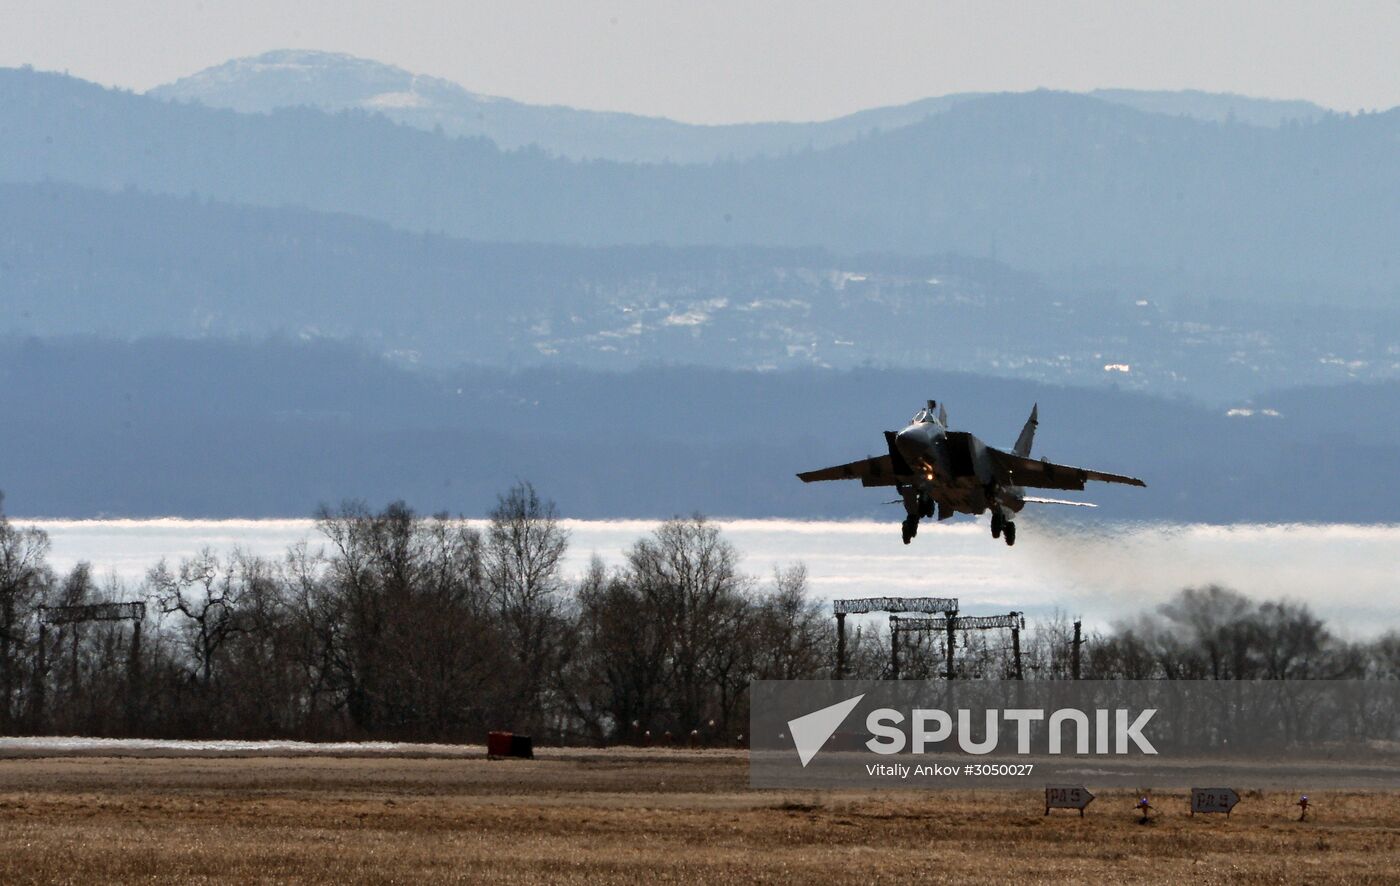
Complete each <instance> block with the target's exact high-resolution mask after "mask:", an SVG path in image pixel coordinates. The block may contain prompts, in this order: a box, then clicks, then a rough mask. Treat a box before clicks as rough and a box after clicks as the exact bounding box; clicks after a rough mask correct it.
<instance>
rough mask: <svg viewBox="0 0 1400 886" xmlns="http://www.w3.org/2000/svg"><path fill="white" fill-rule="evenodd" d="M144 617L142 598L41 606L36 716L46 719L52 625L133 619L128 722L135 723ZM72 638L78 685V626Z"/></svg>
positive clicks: (36, 678) (128, 665) (35, 672)
mask: <svg viewBox="0 0 1400 886" xmlns="http://www.w3.org/2000/svg"><path fill="white" fill-rule="evenodd" d="M145 619H146V604H145V603H144V602H143V601H140V600H135V601H131V602H126V603H115V602H108V603H75V604H71V605H67V606H40V607H39V661H38V667H37V668H36V669H35V671H34V689H35V699H36V704H35V711H36V715H37V719H39V720H42V719H43V715H44V705H45V701H46V699H45V692H44V680H45V674H47V672H48V669H47V666H46V664H45V662H44V651H45V650H46V649H47V648H48V644H47V642H46V640H47V637H46V634H47V633H48V629H49V628H50V627H58V628H62V627H64V626H69V625H72V626H76V625H79V624H83V623H85V622H92V621H130V622H131V655H130V658H129V659H128V661H127V672H128V674H129V685H130V694H129V696H128V698H127V712H126V713H127V720H128V722H129V723H130V722H135V718H136V716H137V708H138V706H139V704H140V697H141V623H142V622H143V621H145ZM62 636H63V635H62V633H60V634H59V638H60V639H59V643H60V645H61V644H62V642H63V641H62ZM72 638H73V685H75V686H76V685H77V683H78V630H77V628H76V627H73V628H72Z"/></svg>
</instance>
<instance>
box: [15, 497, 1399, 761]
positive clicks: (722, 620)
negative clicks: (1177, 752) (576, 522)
mask: <svg viewBox="0 0 1400 886" xmlns="http://www.w3.org/2000/svg"><path fill="white" fill-rule="evenodd" d="M317 526H318V529H319V530H320V533H321V534H322V535H323V536H324V538H325V544H324V545H322V546H320V547H318V548H316V549H313V548H312V547H311V546H310V545H309V544H306V543H302V544H299V545H296V546H294V547H292V548H290V549H289V550H288V551H287V552H286V554H285V556H283V557H281V558H280V559H268V558H264V557H257V556H253V555H250V554H247V553H245V552H240V551H233V552H231V553H228V554H219V553H215V552H213V551H210V550H205V551H203V552H201V553H199V554H198V555H196V556H194V557H190V558H187V559H184V560H181V561H180V562H178V563H171V562H166V561H162V562H160V563H158V564H155V565H154V566H153V567H152V568H151V569H150V570H149V572H148V574H147V576H146V578H145V580H144V581H143V582H142V583H141V585H140V586H139V587H134V588H133V587H124V586H122V584H120V583H118V582H115V581H108V582H105V583H104V582H99V581H98V580H97V579H95V578H94V575H93V570H92V568H91V566H89V565H88V564H86V563H80V564H79V565H77V566H75V567H74V568H73V569H72V570H71V571H69V572H68V573H67V574H66V575H57V574H55V572H54V571H53V569H52V568H51V567H50V566H49V565H48V553H49V540H48V538H47V536H46V535H45V533H43V532H42V531H41V530H38V529H35V528H25V527H18V526H15V525H13V524H12V523H11V522H10V521H9V520H8V519H7V518H6V517H5V516H4V512H3V510H0V734H10V735H13V734H55V733H57V734H83V735H97V736H140V737H165V738H244V739H258V738H297V739H311V740H319V739H390V740H412V741H471V742H478V741H481V740H482V738H483V736H484V732H485V731H487V730H489V729H508V730H513V731H516V732H523V733H528V734H532V735H534V736H536V740H537V741H542V742H549V743H554V742H561V743H590V744H599V743H613V742H647V741H651V742H662V741H667V740H671V741H677V742H680V741H695V742H702V743H707V744H709V743H731V742H734V741H741V740H742V734H743V732H744V731H745V729H746V725H747V722H748V688H749V683H750V681H752V680H755V679H826V678H828V677H830V676H831V674H832V668H833V663H834V657H835V632H834V628H833V623H832V619H831V618H830V613H829V606H828V604H826V603H825V602H824V601H818V600H816V599H814V598H813V597H812V595H811V594H810V592H809V589H808V586H807V576H806V573H805V570H804V568H803V567H802V566H801V565H793V566H790V567H787V568H780V569H777V570H775V572H774V573H773V575H772V576H771V577H769V578H767V579H759V578H756V577H754V576H750V575H747V574H745V573H744V572H743V571H742V570H741V569H740V567H739V552H738V551H737V550H736V549H735V547H734V546H733V545H732V544H730V543H729V542H728V541H727V540H726V539H725V538H724V537H723V535H722V533H721V532H720V530H719V528H718V527H717V526H716V525H715V524H713V523H711V522H709V521H707V520H705V519H704V518H703V517H700V516H693V517H687V518H677V519H673V520H669V521H666V522H664V523H662V524H660V525H659V526H658V527H657V528H656V529H655V530H654V531H653V532H652V533H650V534H649V535H647V536H645V537H643V538H640V539H638V540H637V541H636V542H635V543H634V544H633V545H632V547H631V548H630V549H628V550H627V551H626V552H625V556H624V558H623V561H622V562H621V563H620V564H619V565H617V566H615V567H612V568H608V567H606V566H605V565H604V564H603V563H602V562H601V561H600V560H598V559H597V558H596V557H595V558H594V560H593V561H592V562H591V563H590V565H589V566H588V568H587V569H586V570H585V571H584V573H583V574H582V575H581V576H579V577H576V578H571V577H570V576H568V575H566V573H565V571H564V556H565V554H566V552H567V550H568V543H569V538H568V532H567V531H566V530H565V529H564V528H563V526H562V525H561V524H560V521H559V518H558V514H557V511H556V508H555V506H554V504H553V503H552V502H549V501H547V500H545V499H542V498H541V497H540V495H539V494H538V492H537V491H536V490H535V489H534V488H533V487H532V486H531V485H530V484H528V483H521V484H517V485H516V486H514V487H512V488H511V489H510V490H508V491H507V492H506V493H504V494H502V495H500V496H499V497H498V500H497V503H496V506H495V507H494V508H493V510H492V511H491V513H490V515H489V520H488V521H487V523H486V525H485V526H484V527H483V528H481V529H478V528H475V527H474V526H472V525H470V524H468V523H467V522H466V521H463V520H460V519H452V518H449V517H448V516H447V515H444V514H438V515H420V514H416V513H414V512H413V510H412V509H410V508H409V507H407V506H406V505H404V504H402V503H395V504H391V505H389V506H387V507H386V508H384V509H383V510H380V511H373V510H371V509H369V508H368V507H366V506H365V505H363V504H360V503H348V504H344V505H342V506H340V507H339V508H335V509H330V508H323V509H322V510H321V511H320V512H319V513H318V514H317ZM132 599H137V600H142V601H144V603H145V610H144V615H143V617H142V618H140V619H139V620H135V619H122V620H111V621H83V622H66V621H65V614H71V613H72V612H74V610H72V609H67V608H64V607H75V606H83V605H89V604H94V603H102V602H106V601H116V600H132ZM900 642H901V643H902V644H903V650H902V653H901V658H902V662H903V665H902V668H901V673H902V674H903V675H904V676H907V677H934V676H936V675H937V674H939V673H941V670H942V662H943V653H944V650H942V648H941V643H942V642H943V638H942V637H941V636H938V635H927V636H918V635H916V636H913V637H905V636H901V638H900ZM1072 646H1073V644H1072V639H1071V635H1070V626H1069V623H1068V622H1067V620H1066V619H1064V618H1049V619H1045V620H1042V621H1040V622H1038V623H1035V624H1033V625H1031V626H1030V630H1029V631H1027V632H1025V639H1024V641H1023V642H1022V643H1021V650H1022V655H1023V661H1022V665H1023V669H1024V673H1025V676H1026V678H1027V679H1067V678H1068V677H1069V676H1070V656H1071V655H1072ZM889 653H890V638H889V635H888V633H887V632H886V631H885V630H884V628H883V627H882V626H881V625H879V624H878V623H874V622H867V623H865V624H862V625H858V626H856V627H855V629H854V630H853V631H852V634H851V636H850V637H848V642H847V651H846V655H847V658H846V661H847V664H846V672H847V676H848V677H851V678H879V677H883V676H887V675H888V673H889ZM956 653H957V663H958V666H957V674H958V676H959V677H961V678H966V679H978V678H981V679H994V678H1006V677H1009V676H1010V675H1011V674H1013V673H1014V664H1015V663H1014V661H1013V660H1012V657H1011V656H1012V649H1011V646H1010V644H1008V643H1007V642H1005V637H1004V636H1001V635H1000V634H998V633H992V632H967V633H966V634H964V635H963V636H961V637H960V638H959V640H958V645H957V649H956ZM1081 653H1082V662H1081V672H1082V676H1083V677H1085V678H1087V679H1118V678H1127V679H1156V678H1162V679H1251V678H1267V679H1319V678H1372V679H1400V633H1396V632H1391V633H1389V634H1386V635H1385V636H1383V637H1381V638H1380V639H1378V640H1375V641H1371V642H1365V643H1351V642H1346V641H1344V640H1341V639H1339V638H1337V637H1335V636H1333V635H1332V634H1331V633H1330V632H1329V631H1328V630H1327V628H1326V626H1325V625H1324V623H1323V622H1322V621H1321V620H1320V619H1318V618H1317V617H1316V616H1314V615H1313V614H1312V613H1311V612H1310V611H1309V610H1308V609H1307V607H1305V606H1302V605H1300V604H1294V603H1286V602H1265V603H1256V602H1254V601H1251V600H1249V599H1248V598H1245V597H1243V596H1241V595H1239V594H1236V593H1234V592H1231V591H1228V590H1225V589H1222V588H1216V587H1208V588H1204V589H1193V590H1187V591H1184V592H1182V593H1181V594H1180V595H1178V596H1177V597H1176V598H1175V599H1173V600H1172V601H1171V602H1170V603H1168V604H1166V605H1164V606H1162V607H1160V608H1159V609H1158V610H1157V611H1155V612H1153V613H1151V614H1146V615H1143V616H1141V617H1139V618H1138V619H1136V620H1133V621H1131V622H1128V623H1125V624H1122V625H1119V626H1117V627H1116V628H1114V629H1113V630H1112V631H1109V632H1107V633H1099V634H1094V635H1092V636H1090V637H1088V638H1087V639H1086V641H1085V643H1084V644H1083V647H1082V649H1081Z"/></svg>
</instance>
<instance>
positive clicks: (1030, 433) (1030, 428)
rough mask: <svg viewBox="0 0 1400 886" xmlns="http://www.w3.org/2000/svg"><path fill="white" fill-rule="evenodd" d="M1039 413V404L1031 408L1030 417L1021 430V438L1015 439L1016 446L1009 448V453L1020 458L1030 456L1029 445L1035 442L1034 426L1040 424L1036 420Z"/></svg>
mask: <svg viewBox="0 0 1400 886" xmlns="http://www.w3.org/2000/svg"><path fill="white" fill-rule="evenodd" d="M1039 411H1040V404H1039V403H1037V404H1035V405H1034V406H1032V407H1031V417H1030V418H1028V419H1026V426H1025V427H1023V428H1021V436H1019V437H1017V438H1016V445H1015V446H1013V447H1011V451H1012V452H1014V453H1015V454H1017V455H1019V456H1021V457H1022V458H1025V457H1027V456H1029V455H1030V454H1031V444H1032V443H1034V442H1035V426H1036V425H1038V424H1040V422H1039V421H1038V420H1037V418H1036V416H1037V413H1039Z"/></svg>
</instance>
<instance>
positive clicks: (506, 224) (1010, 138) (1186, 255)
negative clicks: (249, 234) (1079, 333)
mask: <svg viewBox="0 0 1400 886" xmlns="http://www.w3.org/2000/svg"><path fill="white" fill-rule="evenodd" d="M0 121H3V123H2V124H0V125H3V127H4V129H3V132H0V135H3V138H0V170H2V171H0V179H4V180H9V181H29V182H34V181H69V182H74V183H78V184H84V185H89V186H96V187H102V188H109V189H115V188H122V187H134V188H138V189H142V190H149V191H155V192H162V193H172V194H179V195H186V194H190V193H197V194H200V195H204V196H209V197H214V198H217V199H221V200H229V201H234V202H242V203H253V204H261V205H284V204H299V205H303V206H306V207H308V208H313V209H320V210H327V211H334V212H348V213H352V214H356V215H362V216H365V217H369V218H376V219H380V220H383V221H387V222H389V223H391V224H394V225H397V226H401V227H404V228H408V229H412V230H428V231H440V232H443V233H446V234H450V235H455V236H463V237H471V238H474V239H481V240H509V241H522V240H528V241H549V242H561V243H578V244H587V245H612V244H636V243H656V242H661V243H667V244H671V245H692V244H724V245H762V246H795V247H810V246H817V247H824V248H827V249H831V250H833V251H836V252H838V253H846V254H849V253H855V252H866V251H878V252H898V253H905V254H914V255H927V254H946V253H963V254H969V255H978V256H984V257H994V258H997V259H999V260H1001V261H1004V262H1006V263H1007V264H1010V265H1012V266H1014V267H1018V268H1022V269H1027V270H1033V271H1036V272H1039V273H1041V274H1044V275H1048V276H1051V277H1054V278H1056V279H1057V280H1061V281H1064V282H1066V283H1067V284H1069V285H1076V286H1084V285H1094V284H1096V283H1102V282H1103V281H1105V280H1108V281H1112V282H1113V283H1114V284H1115V285H1118V286H1121V287H1125V288H1126V287H1133V288H1135V289H1137V290H1138V291H1140V292H1147V293H1148V294H1150V295H1153V296H1161V295H1164V294H1170V293H1171V292H1176V293H1180V292H1182V291H1186V292H1194V293H1197V294H1200V293H1205V294H1209V295H1212V296H1217V297H1219V296H1232V295H1240V294H1248V295H1265V296H1267V297H1268V298H1269V299H1270V300H1271V301H1275V302H1280V301H1285V300H1298V299H1302V300H1311V301H1315V302H1323V301H1331V302H1336V301H1345V302H1348V303H1351V304H1369V305H1377V304H1390V303H1392V302H1393V300H1394V297H1395V293H1396V291H1397V289H1400V258H1397V250H1396V248H1395V247H1396V245H1397V243H1396V240H1397V237H1396V231H1397V230H1400V152H1397V151H1396V150H1395V145H1396V143H1397V139H1400V110H1396V111H1391V112H1387V113H1384V114H1374V115H1362V116H1356V117H1342V116H1328V117H1325V118H1322V119H1321V120H1319V121H1317V122H1314V123H1309V124H1294V125H1286V126H1281V127H1278V128H1276V129H1270V128H1264V127H1256V126H1246V125H1239V124H1217V123H1205V122H1200V121H1197V120H1192V119H1187V118H1182V117H1173V116H1167V115H1163V114H1149V113H1144V112H1141V111H1137V110H1134V109H1131V108H1127V107H1123V106H1121V105H1117V104H1112V103H1109V102H1105V101H1102V100H1099V99H1094V98H1089V97H1085V96H1076V95H1068V94H1063V93H1049V92H1046V93H1027V94H1019V95H994V96H987V97H983V98H978V99H971V100H968V101H964V102H961V103H958V104H956V105H954V106H953V107H952V108H950V109H948V110H947V111H945V112H943V113H941V114H937V115H934V116H932V117H928V118H927V119H925V120H923V121H922V122H920V123H915V124H911V125H908V126H904V127H902V128H899V129H895V130H891V131H887V132H881V133H880V134H878V135H871V136H868V137H865V138H862V139H859V140H857V141H853V142H849V143H847V144H844V145H838V146H836V147H832V148H827V149H824V150H814V151H802V152H799V153H796V154H793V155H791V156H784V157H777V158H759V159H753V160H747V161H736V162H723V163H715V164H706V165H691V166H676V165H658V164H622V163H613V162H606V161H589V162H585V163H580V162H573V161H568V160H562V159H557V158H553V157H550V156H549V155H547V154H545V153H544V152H542V151H537V150H535V151H532V150H524V151H516V152H505V151H502V150H501V149H500V148H498V147H497V146H495V145H494V144H492V143H490V142H489V141H486V140H485V139H478V140H473V139H454V138H449V137H447V136H445V135H437V134H434V133H431V132H423V131H419V130H416V129H412V128H409V127H404V126H399V125H395V124H393V123H391V122H390V121H388V120H386V119H384V118H382V117H379V116H377V115H370V114H365V113H360V112H355V113H342V114H334V115H331V114H325V113H323V112H319V111H312V110H306V109H295V110H283V111H278V112H274V113H272V114H238V113H235V112H232V111H226V110H215V109H210V108H205V107H202V106H199V105H192V104H172V103H167V102H163V101H160V100H157V99H154V98H149V97H145V96H137V95H132V94H129V93H122V92H116V91H111V90H104V89H102V88H100V87H96V86H93V85H91V84H88V83H84V82H82V81H78V80H74V79H71V78H66V77H61V76H58V75H49V74H40V73H34V72H28V71H16V70H5V71H0ZM1162 290H1166V292H1163V291H1162Z"/></svg>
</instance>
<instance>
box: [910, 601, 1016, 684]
mask: <svg viewBox="0 0 1400 886" xmlns="http://www.w3.org/2000/svg"><path fill="white" fill-rule="evenodd" d="M1025 626H1026V616H1025V613H1023V612H1012V613H1009V614H1007V615H958V614H956V613H955V612H949V613H947V614H945V615H941V616H935V617H931V618H930V617H924V618H910V617H908V616H903V617H901V616H898V615H891V616H890V678H891V679H894V680H898V679H899V632H900V631H904V632H905V633H934V632H939V633H944V634H946V635H947V665H946V669H945V671H944V676H945V677H946V678H947V679H949V680H952V679H953V678H954V677H955V676H956V673H955V671H954V670H953V649H954V648H955V647H956V644H957V638H956V636H955V634H956V632H957V631H992V630H997V629H1006V628H1010V629H1011V655H1012V660H1013V661H1014V662H1015V668H1016V672H1015V676H1016V679H1017V680H1020V679H1022V674H1021V631H1022V629H1024V628H1025Z"/></svg>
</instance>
